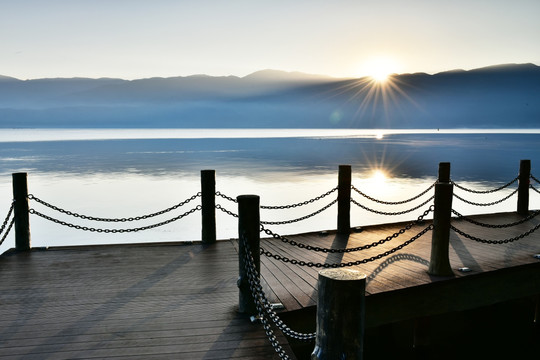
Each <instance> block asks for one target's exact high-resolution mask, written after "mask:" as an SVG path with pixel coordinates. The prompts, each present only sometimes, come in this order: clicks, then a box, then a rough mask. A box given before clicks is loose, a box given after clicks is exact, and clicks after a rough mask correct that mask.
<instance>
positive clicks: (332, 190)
mask: <svg viewBox="0 0 540 360" xmlns="http://www.w3.org/2000/svg"><path fill="white" fill-rule="evenodd" d="M337 190H338V188H337V187H335V188H333V189H331V190H329V191H327V192H325V193H324V194H322V195H319V196H316V197H314V198H312V199H309V200H306V201H302V202H299V203H295V204H290V205H273V206H268V205H261V206H260V208H261V209H264V210H284V209H294V208H297V207H300V206H304V205H309V204H313V203H314V202H316V201H319V200H321V199H324V198H325V197H327V196H328V195H330V194H332V193H334V192H336V191H337ZM216 196H219V197H221V198H223V199H225V200H228V201H231V202H234V203H237V202H238V200H236V199H235V198H233V197H230V196H228V195H225V194H223V193H222V192H221V191H216Z"/></svg>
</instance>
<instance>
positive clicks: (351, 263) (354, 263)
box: [261, 224, 433, 268]
mask: <svg viewBox="0 0 540 360" xmlns="http://www.w3.org/2000/svg"><path fill="white" fill-rule="evenodd" d="M432 229H433V224H430V225H428V226H427V227H426V228H425V229H423V230H422V231H420V232H419V233H418V234H416V235H415V236H413V237H412V238H410V239H409V240H407V241H405V242H404V243H403V244H400V245H398V246H396V247H395V248H393V249H390V250H388V251H385V252H384V253H381V254H379V255H376V256H372V257H369V258H365V259H362V260H357V261H349V262H347V263H339V264H335V263H334V264H326V263H325V264H323V263H314V262H311V261H310V262H305V261H303V260H296V259H289V258H288V257H286V256H281V255H278V254H273V253H271V252H270V251H268V250H265V249H263V248H262V247H261V254H262V255H265V256H267V257H271V258H274V259H276V260H279V261H283V262H285V263H290V264H292V265H299V266H307V267H316V268H340V267H349V266H357V265H361V264H366V263H368V262H371V261H375V260H378V259H381V258H383V257H385V256H388V255H390V254H393V253H395V252H396V251H399V250H401V249H403V248H404V247H405V246H407V245H409V244H411V243H412V242H414V241H415V240H417V239H418V238H420V237H421V236H422V235H424V234H425V233H427V232H428V231H430V230H432Z"/></svg>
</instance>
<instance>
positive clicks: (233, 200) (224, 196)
mask: <svg viewBox="0 0 540 360" xmlns="http://www.w3.org/2000/svg"><path fill="white" fill-rule="evenodd" d="M216 196H220V197H222V198H224V199H226V200H229V201H232V202H233V203H237V202H238V200H236V199H233V198H232V197H230V196H227V195H225V194H223V193H221V192H220V191H216Z"/></svg>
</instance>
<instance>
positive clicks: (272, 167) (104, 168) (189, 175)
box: [0, 133, 540, 251]
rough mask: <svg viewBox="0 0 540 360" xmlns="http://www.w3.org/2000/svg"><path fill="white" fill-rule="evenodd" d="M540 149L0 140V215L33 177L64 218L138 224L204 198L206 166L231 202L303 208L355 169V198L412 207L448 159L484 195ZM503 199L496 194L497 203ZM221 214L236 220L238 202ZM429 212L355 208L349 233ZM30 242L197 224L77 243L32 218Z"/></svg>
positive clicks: (183, 230) (441, 139)
mask: <svg viewBox="0 0 540 360" xmlns="http://www.w3.org/2000/svg"><path fill="white" fill-rule="evenodd" d="M539 140H540V134H492V133H490V134H386V135H385V136H384V137H383V138H382V139H376V138H375V137H370V138H366V137H351V138H322V137H311V138H260V139H256V138H250V139H245V138H236V139H133V140H87V141H48V142H12V143H9V142H3V143H0V145H1V147H0V179H1V180H0V199H1V201H0V212H3V211H4V210H2V209H3V208H5V211H7V209H8V206H9V203H10V201H11V198H12V195H11V173H13V172H19V171H26V172H28V173H29V184H30V192H31V193H34V194H35V195H36V196H38V197H41V198H43V199H44V200H46V201H50V202H51V203H54V204H55V205H58V206H60V207H64V208H66V209H68V210H73V211H76V212H80V213H84V214H90V215H94V216H100V217H132V216H138V215H141V214H144V213H150V212H154V211H159V210H162V209H164V208H167V207H169V206H171V205H173V204H175V203H178V202H180V201H182V200H184V199H185V198H187V197H189V196H191V195H193V194H195V193H197V192H198V191H200V189H199V187H200V185H199V184H200V179H199V174H200V170H202V169H215V170H216V181H217V189H218V190H219V191H221V192H223V193H224V194H227V195H228V196H232V197H236V196H237V195H241V194H247V193H252V194H258V195H260V196H261V204H263V205H283V204H291V203H297V202H302V201H305V200H307V199H311V198H314V197H316V196H319V195H320V194H322V193H325V192H327V191H328V190H330V189H332V188H333V187H335V186H336V185H337V169H338V165H340V164H350V165H352V169H353V184H354V185H355V186H356V187H357V188H358V189H360V190H362V191H363V192H365V193H366V194H368V195H370V196H373V197H376V198H378V199H381V200H385V201H396V200H403V199H408V198H410V197H411V196H414V195H417V194H418V193H419V192H420V191H422V190H424V189H426V188H428V187H429V186H430V185H431V184H433V182H434V181H435V179H436V177H437V171H438V164H439V162H442V161H449V162H451V164H452V170H451V174H452V179H453V180H455V181H456V182H460V183H462V184H463V185H467V187H469V188H475V189H479V188H482V187H483V188H487V189H489V188H494V187H496V186H499V185H501V184H504V183H506V182H508V181H510V180H511V179H513V178H514V177H515V176H516V175H517V172H518V169H519V161H520V160H521V159H531V161H532V169H533V170H532V172H533V174H534V173H535V170H534V169H535V165H534V164H535V161H536V159H539V158H540V156H539V155H540V147H538V143H539ZM536 176H537V177H538V174H536ZM510 191H511V189H510ZM504 195H505V194H495V197H496V198H499V196H500V197H502V196H504ZM534 195H535V194H532V195H531V207H532V208H536V207H537V205H536V203H537V202H538V201H537V200H538V198H539V197H538V196H534ZM421 200H423V199H420V201H421ZM489 200H490V199H487V200H486V199H481V200H479V201H489ZM219 201H222V200H221V199H219ZM2 204H3V205H2ZM325 204H326V203H324V204H323V205H325ZM222 205H223V206H225V207H226V208H228V209H229V210H231V211H236V204H233V203H230V204H227V203H223V204H222ZM319 205H321V204H318V203H317V204H315V206H314V207H311V208H310V207H305V208H304V207H302V208H301V209H296V210H294V211H295V212H289V213H281V212H280V213H279V214H278V213H275V212H274V213H265V212H262V213H261V219H262V220H267V221H275V220H283V219H292V218H298V217H300V216H304V215H306V214H309V213H311V212H313V211H315V210H317V209H318V208H317V207H318V206H319ZM369 205H371V204H369ZM455 205H456V210H457V211H459V212H461V213H463V214H465V215H468V214H471V211H474V209H469V208H467V205H466V204H462V203H460V202H457V201H456V204H455ZM321 206H322V205H321ZM373 206H374V207H375V206H380V205H378V204H373ZM411 206H412V205H411ZM514 209H515V201H508V202H505V203H503V204H501V205H500V206H499V207H496V208H491V207H490V208H489V209H483V210H484V211H485V212H497V211H511V210H514ZM379 210H381V211H400V210H403V209H396V208H395V207H394V208H391V209H388V208H380V209H379ZM423 210H425V209H419V210H418V213H416V212H415V213H411V214H406V215H403V216H402V217H398V216H394V217H391V218H389V217H381V216H378V215H377V214H372V213H367V212H365V211H362V209H360V208H358V207H356V206H353V207H352V208H351V225H352V226H363V225H369V224H380V223H387V222H395V221H408V220H410V219H415V218H416V217H417V216H418V215H419V214H420V213H422V211H423ZM183 211H185V210H183ZM476 211H477V210H476ZM476 213H478V212H476ZM216 216H217V223H218V229H217V231H218V238H220V239H226V238H229V237H236V236H237V234H236V232H237V223H236V219H234V218H230V217H229V216H227V215H226V214H223V213H219V212H218V213H217V215H216ZM335 219H336V209H335V207H332V208H330V209H328V210H327V211H325V212H324V213H322V214H320V215H317V216H316V217H313V218H311V219H308V220H306V221H302V222H299V223H295V224H290V225H284V226H281V227H277V228H275V229H272V230H275V232H277V233H279V234H294V233H301V232H307V231H318V230H328V229H335V227H336V224H335ZM84 225H87V224H84ZM32 236H33V244H34V246H51V245H58V244H86V243H110V242H137V241H173V240H198V239H200V216H199V215H198V214H194V215H190V216H189V217H188V218H187V219H186V220H185V221H182V222H178V223H174V224H171V225H167V226H165V227H163V228H157V229H155V230H152V232H142V233H137V234H129V235H119V234H115V235H96V234H84V233H82V234H81V233H80V232H77V231H76V230H73V229H65V228H62V227H60V226H59V225H57V224H53V223H47V222H45V221H42V220H41V219H35V218H32ZM0 251H2V250H1V249H0Z"/></svg>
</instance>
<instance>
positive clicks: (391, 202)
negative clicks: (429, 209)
mask: <svg viewBox="0 0 540 360" xmlns="http://www.w3.org/2000/svg"><path fill="white" fill-rule="evenodd" d="M434 187H435V183H433V184H431V186H430V187H428V188H427V189H426V190H424V191H422V192H421V193H420V194H418V195H416V196H413V197H411V198H409V199H406V200H401V201H383V200H379V199H376V198H374V197H372V196H369V195H367V194H365V193H363V192H362V191H360V190H359V189H358V188H356V187H355V186H354V185H351V189H352V190H354V191H355V192H357V193H358V194H359V195H361V196H363V197H365V198H366V199H369V200H371V201H373V202H376V203H379V204H383V205H403V204H406V203H409V202H411V201H414V200H416V199H419V198H421V197H422V196H424V195H425V194H427V193H428V192H429V191H430V190H431V189H433V188H434Z"/></svg>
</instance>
